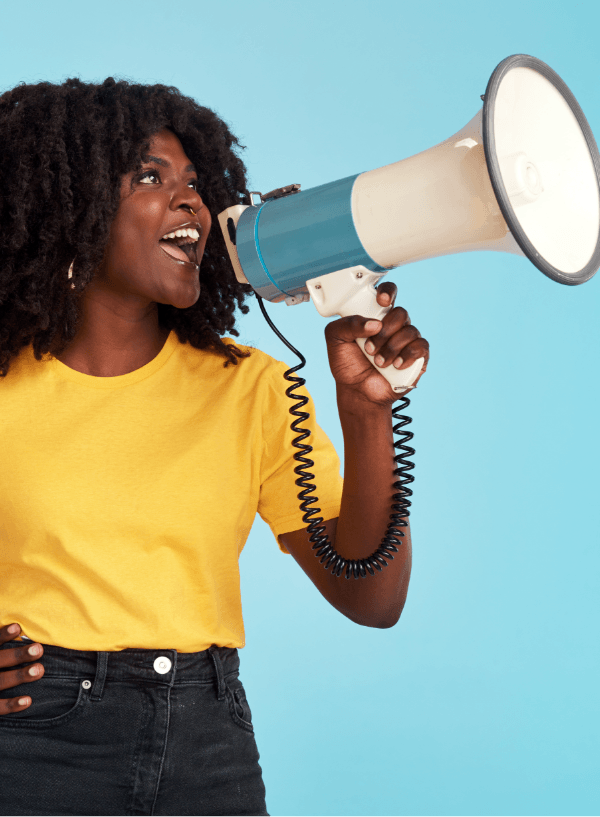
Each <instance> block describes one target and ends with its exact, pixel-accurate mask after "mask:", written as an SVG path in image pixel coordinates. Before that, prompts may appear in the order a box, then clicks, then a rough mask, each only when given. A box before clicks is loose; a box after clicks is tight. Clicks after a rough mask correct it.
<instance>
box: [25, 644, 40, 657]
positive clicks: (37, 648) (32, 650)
mask: <svg viewBox="0 0 600 817" xmlns="http://www.w3.org/2000/svg"><path fill="white" fill-rule="evenodd" d="M41 651H42V650H41V648H40V646H39V645H38V644H34V645H33V647H30V648H29V649H28V650H27V652H28V653H29V655H39V654H40V653H41Z"/></svg>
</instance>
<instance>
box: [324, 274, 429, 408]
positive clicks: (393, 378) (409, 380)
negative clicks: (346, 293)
mask: <svg viewBox="0 0 600 817" xmlns="http://www.w3.org/2000/svg"><path fill="white" fill-rule="evenodd" d="M372 289H373V299H372V303H369V302H367V303H365V301H364V299H363V302H362V303H361V307H362V308H361V311H360V314H361V315H362V317H363V318H373V319H375V320H379V321H380V320H383V317H384V315H387V313H388V312H389V311H390V309H392V306H391V305H390V306H380V305H379V304H378V303H377V291H376V289H375V287H372ZM364 294H366V293H365V290H363V298H364ZM348 307H349V308H346V305H344V306H342V307H341V309H340V312H339V314H340V316H341V317H342V318H345V317H346V316H347V315H356V314H357V313H356V312H355V311H354V310H353V309H352V308H351V305H350V304H348ZM368 340H369V338H357V339H356V342H357V343H358V345H359V347H360V349H361V350H362V352H363V354H364V355H365V357H366V358H367V359H368V361H369V363H370V364H371V365H372V366H374V367H375V368H376V369H377V371H378V372H379V374H381V375H382V376H383V377H385V379H386V380H387V381H388V383H389V384H390V386H391V387H392V389H393V390H394V391H397V392H402V391H405V390H406V389H408V388H410V387H411V386H412V384H413V383H414V382H415V380H416V379H417V377H418V376H419V375H420V374H421V370H422V369H423V366H424V364H425V358H424V357H420V358H419V359H418V360H415V362H414V363H413V364H412V366H409V367H408V368H407V369H396V367H395V366H393V365H392V364H390V365H389V366H386V367H385V368H382V367H381V366H377V364H376V363H375V355H370V354H369V353H368V352H365V343H366V342H367V341H368Z"/></svg>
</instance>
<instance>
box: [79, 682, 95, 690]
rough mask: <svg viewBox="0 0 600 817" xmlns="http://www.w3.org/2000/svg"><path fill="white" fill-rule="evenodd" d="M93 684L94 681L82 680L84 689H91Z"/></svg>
mask: <svg viewBox="0 0 600 817" xmlns="http://www.w3.org/2000/svg"><path fill="white" fill-rule="evenodd" d="M91 685H92V682H91V681H82V682H81V686H82V687H83V688H84V689H89V688H90V687H91Z"/></svg>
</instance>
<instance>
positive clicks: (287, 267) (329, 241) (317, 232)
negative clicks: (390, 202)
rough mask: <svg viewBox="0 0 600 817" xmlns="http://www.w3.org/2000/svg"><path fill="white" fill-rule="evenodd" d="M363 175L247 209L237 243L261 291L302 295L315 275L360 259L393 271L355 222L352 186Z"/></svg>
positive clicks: (253, 282)
mask: <svg viewBox="0 0 600 817" xmlns="http://www.w3.org/2000/svg"><path fill="white" fill-rule="evenodd" d="M359 175H360V174H359V173H357V174H356V175H354V176H348V177H347V178H345V179H338V180H337V181H334V182H329V183H328V184H322V185H320V186H319V187H313V188H311V189H310V190H305V191H303V192H301V193H296V194H294V195H292V196H286V197H284V198H281V199H271V200H268V201H266V202H265V203H264V204H262V205H261V206H260V207H248V208H247V209H246V210H244V212H243V213H242V215H241V216H240V219H239V221H238V225H237V230H236V249H237V252H238V258H239V260H240V264H241V265H242V269H243V271H244V275H245V276H246V278H247V279H248V281H249V283H250V284H251V286H252V287H253V289H254V290H256V292H258V294H259V295H261V296H262V297H263V298H265V299H266V300H273V299H274V298H276V297H278V296H281V295H282V294H285V295H297V294H300V293H302V292H306V286H305V284H306V281H309V280H310V279H311V278H316V277H317V276H318V275H327V274H328V273H330V272H336V271H337V270H340V269H346V268H347V267H355V266H358V265H362V266H364V267H366V268H367V269H370V270H373V271H374V272H387V268H385V267H381V266H379V264H377V263H376V262H375V261H374V260H373V259H372V258H371V256H370V255H369V254H368V253H367V252H366V250H365V248H364V247H363V245H362V242H361V240H360V238H359V237H358V233H357V231H356V227H355V225H354V219H353V217H352V188H353V186H354V182H355V181H356V179H357V178H358V176H359ZM259 222H260V224H259Z"/></svg>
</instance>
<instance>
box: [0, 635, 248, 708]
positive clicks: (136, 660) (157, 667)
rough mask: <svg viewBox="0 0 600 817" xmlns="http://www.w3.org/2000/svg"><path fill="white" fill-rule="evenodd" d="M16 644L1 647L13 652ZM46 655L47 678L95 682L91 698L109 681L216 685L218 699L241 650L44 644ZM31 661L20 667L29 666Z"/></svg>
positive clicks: (236, 666)
mask: <svg viewBox="0 0 600 817" xmlns="http://www.w3.org/2000/svg"><path fill="white" fill-rule="evenodd" d="M16 646H17V643H16V642H14V641H9V642H7V643H5V644H0V650H2V649H11V648H12V649H14V648H15V647H16ZM42 646H43V648H44V654H43V655H42V657H41V658H40V659H38V662H39V663H40V664H42V665H43V666H44V676H49V677H52V676H53V677H61V678H78V679H81V680H85V679H88V680H90V681H92V682H93V686H94V688H93V689H92V698H94V697H96V696H101V694H102V690H103V688H104V684H105V682H106V681H107V680H115V681H135V682H138V683H149V684H159V685H163V686H177V685H178V684H182V685H185V684H190V683H201V684H202V683H206V684H208V683H215V684H216V687H217V691H218V696H219V698H221V697H222V696H224V694H225V677H226V676H227V675H229V674H231V673H234V672H237V671H239V666H240V659H239V655H238V651H237V649H235V648H232V647H217V646H216V645H213V646H212V647H209V648H208V649H207V650H202V651H201V652H187V653H186V652H177V650H145V649H136V648H132V649H127V650H119V651H116V652H95V651H89V652H88V651H84V650H70V649H67V648H66V647H57V646H55V645H54V644H42ZM30 664H31V662H28V663H26V664H20V665H19V666H20V667H26V666H30Z"/></svg>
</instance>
